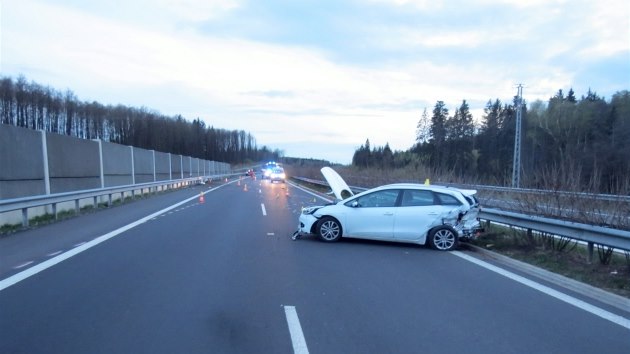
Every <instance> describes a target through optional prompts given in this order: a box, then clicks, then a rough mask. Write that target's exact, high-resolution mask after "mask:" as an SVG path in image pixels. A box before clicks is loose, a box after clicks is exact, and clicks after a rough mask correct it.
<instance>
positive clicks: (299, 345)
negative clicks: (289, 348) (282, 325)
mask: <svg viewBox="0 0 630 354" xmlns="http://www.w3.org/2000/svg"><path fill="white" fill-rule="evenodd" d="M284 314H285V315H286V316H287V324H288V325H289V334H291V342H292V343H293V352H294V353H295V354H308V347H307V346H306V339H304V333H303V332H302V326H301V325H300V319H299V318H298V315H297V311H296V310H295V306H285V307H284Z"/></svg>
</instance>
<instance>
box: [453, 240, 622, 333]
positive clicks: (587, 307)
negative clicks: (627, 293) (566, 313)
mask: <svg viewBox="0 0 630 354" xmlns="http://www.w3.org/2000/svg"><path fill="white" fill-rule="evenodd" d="M450 253H451V254H452V255H455V256H457V257H460V258H463V259H465V260H467V261H469V262H472V263H474V264H476V265H478V266H481V267H483V268H486V269H488V270H490V271H493V272H495V273H498V274H501V275H503V276H504V277H507V278H510V279H512V280H514V281H516V282H519V283H521V284H523V285H525V286H528V287H530V288H532V289H535V290H538V291H540V292H542V293H544V294H546V295H549V296H551V297H554V298H556V299H558V300H560V301H563V302H566V303H567V304H569V305H573V306H575V307H577V308H579V309H582V310H584V311H586V312H590V313H591V314H593V315H595V316H598V317H601V318H603V319H605V320H608V321H610V322H612V323H615V324H617V325H619V326H621V327H624V328H626V329H630V319H627V318H625V317H622V316H619V315H615V314H614V313H611V312H608V311H606V310H603V309H600V308H599V307H596V306H593V305H591V304H589V303H587V302H584V301H582V300H579V299H576V298H574V297H572V296H569V295H567V294H564V293H561V292H559V291H557V290H554V289H552V288H550V287H547V286H544V285H542V284H539V283H536V282H535V281H532V280H529V279H527V278H524V277H522V276H520V275H517V274H514V273H512V272H509V271H507V270H505V269H502V268H499V267H497V266H494V265H492V264H490V263H486V262H484V261H482V260H479V259H477V258H474V257H471V256H469V255H467V254H464V253H461V252H459V251H453V252H450Z"/></svg>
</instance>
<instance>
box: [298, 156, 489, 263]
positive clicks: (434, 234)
mask: <svg viewBox="0 0 630 354" xmlns="http://www.w3.org/2000/svg"><path fill="white" fill-rule="evenodd" d="M322 174H323V175H324V177H325V178H326V180H327V181H328V184H329V185H330V187H331V189H332V190H333V193H334V194H335V196H336V197H337V199H339V200H341V201H338V202H337V203H334V204H329V205H325V206H314V207H308V208H305V209H304V210H302V214H301V215H300V220H299V227H298V231H297V232H296V234H295V237H294V238H296V237H298V236H299V235H303V234H314V235H317V236H319V237H320V238H321V239H322V240H323V241H326V242H333V241H338V240H339V239H340V238H341V237H352V238H362V239H372V240H381V241H397V242H410V243H417V244H421V245H424V244H427V243H428V244H429V245H430V246H431V247H433V248H435V249H438V250H442V251H450V250H453V249H455V248H456V247H457V245H458V242H459V240H460V239H466V238H474V237H476V236H477V234H478V233H480V232H481V231H482V229H481V228H480V226H479V220H478V218H477V215H478V213H479V210H480V206H479V202H478V201H477V199H476V198H475V194H476V192H477V191H475V190H464V189H457V188H450V187H441V186H433V185H423V184H410V183H404V184H403V183H400V184H389V185H385V186H381V187H377V188H374V189H370V190H367V191H365V192H362V193H359V194H356V195H354V194H353V193H352V191H351V190H350V188H349V187H348V185H347V184H346V183H345V182H344V180H343V179H342V178H341V177H340V176H339V175H338V174H337V173H336V172H335V171H334V170H332V169H331V168H330V167H324V168H322ZM344 197H345V198H344Z"/></svg>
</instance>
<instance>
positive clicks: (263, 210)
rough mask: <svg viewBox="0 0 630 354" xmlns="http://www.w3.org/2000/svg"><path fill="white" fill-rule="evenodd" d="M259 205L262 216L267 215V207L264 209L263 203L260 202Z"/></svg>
mask: <svg viewBox="0 0 630 354" xmlns="http://www.w3.org/2000/svg"><path fill="white" fill-rule="evenodd" d="M260 207H261V208H262V213H263V216H267V209H265V204H260Z"/></svg>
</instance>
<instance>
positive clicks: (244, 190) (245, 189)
mask: <svg viewBox="0 0 630 354" xmlns="http://www.w3.org/2000/svg"><path fill="white" fill-rule="evenodd" d="M243 192H247V184H245V187H243Z"/></svg>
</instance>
